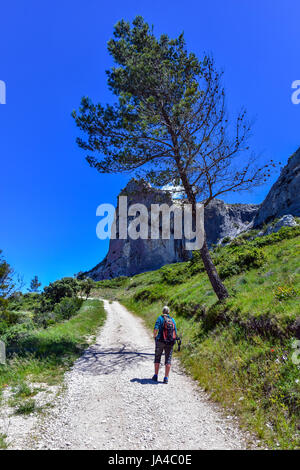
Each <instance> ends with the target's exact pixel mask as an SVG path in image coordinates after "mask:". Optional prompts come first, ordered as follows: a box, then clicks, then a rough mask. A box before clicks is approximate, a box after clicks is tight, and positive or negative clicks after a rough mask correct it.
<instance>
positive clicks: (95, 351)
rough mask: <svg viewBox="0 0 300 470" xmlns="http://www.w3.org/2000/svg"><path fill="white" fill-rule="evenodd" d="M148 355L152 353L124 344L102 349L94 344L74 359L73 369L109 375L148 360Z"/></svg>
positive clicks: (91, 373)
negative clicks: (132, 348) (130, 347)
mask: <svg viewBox="0 0 300 470" xmlns="http://www.w3.org/2000/svg"><path fill="white" fill-rule="evenodd" d="M149 356H154V354H153V353H149V352H144V351H136V350H135V351H133V350H131V349H126V345H125V344H123V346H122V347H121V348H103V349H101V348H100V347H99V345H94V346H91V347H90V348H88V349H87V350H86V351H85V352H84V354H83V355H82V356H81V357H80V358H79V359H78V360H77V361H76V365H75V369H76V370H77V371H80V372H83V373H86V374H90V375H109V374H112V373H114V372H115V371H120V370H121V371H122V370H123V369H124V368H125V367H131V366H132V365H135V364H136V363H138V362H142V361H145V360H149Z"/></svg>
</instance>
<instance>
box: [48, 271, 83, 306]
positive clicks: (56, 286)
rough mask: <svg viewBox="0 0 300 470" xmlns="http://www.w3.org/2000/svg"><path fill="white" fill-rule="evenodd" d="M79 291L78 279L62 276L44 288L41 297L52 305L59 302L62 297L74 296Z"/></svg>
mask: <svg viewBox="0 0 300 470" xmlns="http://www.w3.org/2000/svg"><path fill="white" fill-rule="evenodd" d="M79 291H80V281H78V280H77V279H74V278H73V277H64V278H63V279H60V280H58V281H55V282H51V283H50V284H49V286H47V287H45V288H44V295H43V297H44V298H45V299H46V300H49V301H50V302H51V303H52V304H53V305H55V304H57V303H59V302H60V301H61V300H62V299H63V298H64V297H76V296H77V294H78V293H79Z"/></svg>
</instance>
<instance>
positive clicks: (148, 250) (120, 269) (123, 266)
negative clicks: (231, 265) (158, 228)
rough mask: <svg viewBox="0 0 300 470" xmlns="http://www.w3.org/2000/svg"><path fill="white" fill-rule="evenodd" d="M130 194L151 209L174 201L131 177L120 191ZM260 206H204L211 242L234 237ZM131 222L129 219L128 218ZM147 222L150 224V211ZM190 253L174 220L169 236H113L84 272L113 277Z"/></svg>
mask: <svg viewBox="0 0 300 470" xmlns="http://www.w3.org/2000/svg"><path fill="white" fill-rule="evenodd" d="M120 195H122V196H125V195H126V196H127V198H128V206H129V205H131V204H134V203H142V204H144V205H145V206H146V207H147V209H148V210H149V214H150V206H151V204H162V203H166V204H168V205H169V206H171V205H172V204H173V203H174V200H173V199H172V196H171V194H170V192H168V191H163V190H161V189H156V188H152V187H151V186H150V185H149V184H148V183H146V182H145V181H143V180H140V181H138V180H135V179H132V180H130V181H129V183H128V184H127V186H126V187H125V188H124V189H123V190H122V191H121V193H120ZM257 210H258V206H256V205H251V204H226V203H224V202H223V201H221V200H214V201H212V202H211V203H210V205H209V206H208V207H207V208H206V209H205V230H206V234H207V241H208V244H209V245H211V244H213V243H217V242H218V241H219V240H220V239H222V238H224V237H227V236H230V237H234V236H236V235H237V234H238V233H240V232H241V231H244V230H245V229H246V228H247V227H248V225H249V224H250V223H251V222H252V220H253V218H254V216H255V215H256V213H257ZM129 222H130V220H129ZM148 223H149V224H150V215H149V220H148ZM190 256H191V253H190V252H189V251H187V250H186V249H185V240H184V239H182V240H176V239H174V233H173V221H172V220H171V237H170V239H169V240H163V239H158V240H151V239H147V240H142V239H138V240H132V239H126V240H119V239H116V240H110V244H109V250H108V253H107V255H106V257H105V258H104V259H103V261H101V263H99V264H98V265H97V266H95V267H94V268H93V269H92V270H91V271H89V272H87V273H85V274H86V275H88V276H89V277H91V278H92V279H94V280H101V279H110V278H113V277H117V276H133V275H134V274H138V273H141V272H145V271H152V270H155V269H158V268H160V267H161V266H164V265H165V264H170V263H176V262H178V261H186V260H187V259H189V258H190Z"/></svg>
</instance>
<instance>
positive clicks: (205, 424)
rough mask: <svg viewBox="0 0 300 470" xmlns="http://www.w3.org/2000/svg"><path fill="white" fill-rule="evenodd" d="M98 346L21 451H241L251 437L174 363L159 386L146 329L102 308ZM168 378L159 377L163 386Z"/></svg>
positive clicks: (113, 307)
mask: <svg viewBox="0 0 300 470" xmlns="http://www.w3.org/2000/svg"><path fill="white" fill-rule="evenodd" d="M104 306H105V309H106V311H107V320H106V323H105V325H104V326H103V328H102V329H101V331H100V334H99V336H98V338H97V342H96V344H94V345H93V346H91V347H90V348H89V349H87V350H86V351H85V353H84V354H83V356H82V357H81V358H80V359H78V360H77V362H76V363H75V365H74V367H73V368H72V369H71V370H70V371H69V372H68V373H67V374H66V377H65V385H66V390H65V392H63V393H62V394H61V396H60V397H59V399H58V400H57V402H56V404H55V407H54V408H53V409H52V410H51V411H50V412H49V414H48V415H47V416H46V418H45V417H42V418H41V419H40V423H39V425H38V426H37V427H36V429H35V430H34V431H33V432H31V433H30V438H26V439H24V445H23V448H39V449H41V448H47V449H243V448H245V447H246V441H245V436H244V435H243V433H242V432H241V431H240V430H239V428H238V426H237V424H236V422H235V421H234V420H233V418H232V417H230V416H228V417H226V416H224V415H223V414H222V413H221V412H220V411H219V410H218V408H217V407H216V406H215V405H213V404H212V403H211V402H209V401H208V399H207V396H206V394H205V393H203V392H202V391H201V390H200V389H199V388H198V387H197V385H196V383H195V382H194V381H193V380H192V379H190V378H189V377H188V376H187V375H186V374H184V372H183V371H182V370H181V368H180V366H179V364H178V362H177V361H176V360H174V364H173V367H172V371H171V377H170V382H169V384H168V385H164V384H163V383H157V384H156V383H154V382H152V381H151V380H150V378H151V376H152V374H153V359H154V356H153V349H154V341H153V339H152V338H151V337H150V334H149V332H148V331H147V330H146V328H145V327H144V326H143V323H142V321H141V320H140V319H139V318H137V317H135V316H133V315H132V314H131V313H129V312H128V311H127V310H126V309H125V308H124V307H123V306H122V305H120V304H119V303H118V302H112V303H109V302H108V301H104ZM162 378H163V370H161V374H160V379H162Z"/></svg>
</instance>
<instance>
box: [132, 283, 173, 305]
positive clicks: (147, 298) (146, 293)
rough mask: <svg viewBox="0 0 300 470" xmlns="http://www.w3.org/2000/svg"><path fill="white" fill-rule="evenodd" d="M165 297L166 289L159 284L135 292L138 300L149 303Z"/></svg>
mask: <svg viewBox="0 0 300 470" xmlns="http://www.w3.org/2000/svg"><path fill="white" fill-rule="evenodd" d="M165 298H166V296H165V290H164V288H163V287H162V286H159V285H158V286H154V287H148V288H146V289H142V290H140V291H138V292H136V293H135V294H134V300H135V301H136V302H145V303H149V304H151V303H153V302H155V301H157V300H164V299H165Z"/></svg>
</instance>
